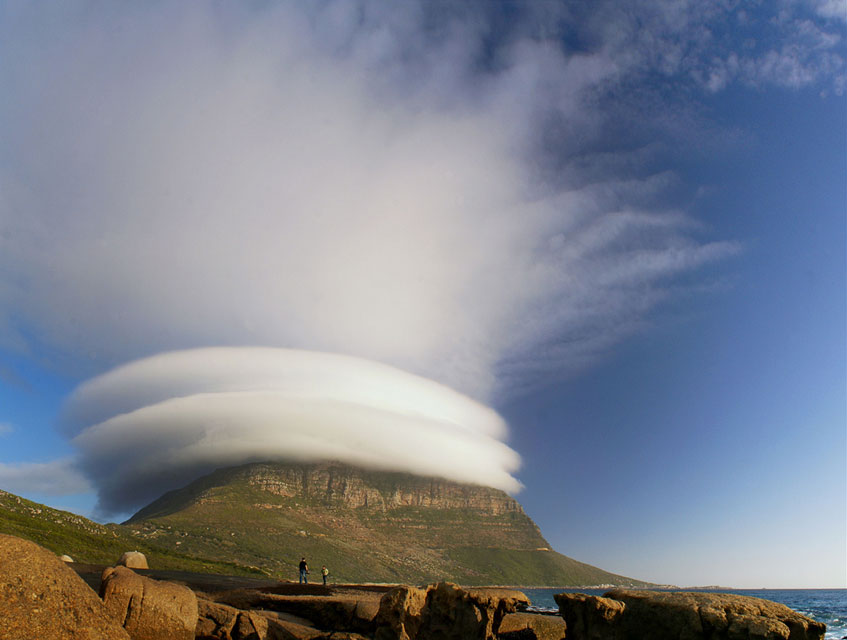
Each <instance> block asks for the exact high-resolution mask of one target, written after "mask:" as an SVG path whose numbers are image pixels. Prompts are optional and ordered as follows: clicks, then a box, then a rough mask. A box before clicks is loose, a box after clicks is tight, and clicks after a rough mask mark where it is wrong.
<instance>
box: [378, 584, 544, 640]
mask: <svg viewBox="0 0 847 640" xmlns="http://www.w3.org/2000/svg"><path fill="white" fill-rule="evenodd" d="M528 604H529V600H528V599H527V597H526V596H525V595H524V594H522V593H521V592H519V591H513V590H509V589H467V590H465V589H462V588H460V587H458V586H457V585H455V584H452V583H450V582H442V583H439V584H435V585H429V586H428V587H426V588H424V589H416V588H414V587H398V588H396V589H392V590H391V591H389V592H388V593H386V594H385V595H384V596H383V597H382V600H381V601H380V607H379V613H378V614H377V617H376V626H377V629H376V635H375V636H374V638H375V640H425V639H428V638H439V639H443V640H453V639H455V640H476V639H479V640H494V639H495V638H496V634H497V631H498V629H499V627H500V623H501V622H502V620H503V618H504V616H505V615H506V614H508V613H514V612H515V611H517V609H518V607H519V606H526V605H528Z"/></svg>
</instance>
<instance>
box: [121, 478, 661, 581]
mask: <svg viewBox="0 0 847 640" xmlns="http://www.w3.org/2000/svg"><path fill="white" fill-rule="evenodd" d="M124 526H125V527H127V528H129V529H130V530H132V531H133V532H134V533H135V534H136V539H140V540H144V541H145V542H148V543H149V544H155V545H157V546H161V547H164V548H168V549H174V550H175V549H179V551H180V552H181V553H187V554H189V555H191V556H193V557H199V558H209V559H218V560H224V559H225V560H226V561H230V562H235V563H236V564H239V565H242V566H254V567H259V568H261V569H262V570H263V571H265V572H267V573H269V574H272V575H282V576H287V577H292V578H293V577H294V576H295V569H296V565H297V563H298V561H299V559H300V557H302V556H305V557H306V558H307V560H308V561H309V563H310V565H311V568H312V570H313V573H314V575H315V576H316V579H317V576H318V574H319V569H320V566H321V565H324V564H325V565H326V566H327V567H329V569H330V571H331V572H332V575H333V580H336V581H350V582H363V581H369V582H412V583H421V582H427V581H432V580H442V579H448V580H452V581H455V582H458V583H461V584H520V585H551V586H564V585H594V584H623V585H644V584H646V583H643V582H639V581H636V580H632V579H630V578H626V577H623V576H619V575H615V574H612V573H609V572H606V571H603V570H602V569H598V568H596V567H592V566H590V565H587V564H584V563H581V562H578V561H576V560H573V559H571V558H568V557H567V556H564V555H562V554H560V553H557V552H556V551H553V550H551V549H550V544H549V543H548V542H547V541H546V540H545V539H544V537H543V536H542V535H541V532H540V531H539V529H538V527H537V526H536V524H535V523H534V522H533V521H532V520H531V519H530V518H529V516H527V515H526V514H525V513H524V511H523V509H522V508H521V506H520V504H518V502H517V501H515V500H514V499H513V498H511V497H509V496H508V495H507V494H505V493H503V492H502V491H498V490H496V489H491V488H487V487H481V486H475V485H467V484H459V483H455V482H450V481H447V480H443V479H440V478H423V477H419V476H413V475H410V474H406V473H395V472H384V471H368V470H364V469H359V468H354V467H350V466H346V465H342V464H338V463H318V464H291V463H284V464H283V463H257V464H248V465H244V466H240V467H233V468H228V469H222V470H218V471H216V472H214V473H212V474H210V475H208V476H205V477H203V478H201V479H199V480H197V481H195V482H192V483H191V484H189V485H188V486H186V487H184V488H182V489H179V490H176V491H171V492H169V493H167V494H165V495H164V496H162V497H161V498H159V499H158V500H156V501H154V502H153V503H151V504H150V505H148V506H147V507H144V508H143V509H141V510H140V511H139V512H138V513H136V514H135V515H134V516H133V517H132V518H130V519H129V520H128V521H127V522H126V523H124Z"/></svg>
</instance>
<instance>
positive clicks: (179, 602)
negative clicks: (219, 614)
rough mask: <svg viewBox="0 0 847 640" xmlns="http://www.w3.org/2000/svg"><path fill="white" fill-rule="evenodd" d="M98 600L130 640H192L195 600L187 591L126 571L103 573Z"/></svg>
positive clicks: (111, 569) (195, 619) (123, 568)
mask: <svg viewBox="0 0 847 640" xmlns="http://www.w3.org/2000/svg"><path fill="white" fill-rule="evenodd" d="M100 597H101V598H103V603H104V605H105V607H106V610H107V611H109V613H110V614H111V615H112V616H113V617H114V619H115V620H119V621H122V624H123V627H124V629H126V631H127V633H128V634H129V636H130V637H131V638H132V640H160V639H161V638H169V639H171V640H192V639H193V638H194V630H195V627H196V625H197V597H196V596H195V595H194V592H193V591H192V590H191V589H189V588H188V587H184V586H182V585H178V584H175V583H173V582H160V581H158V580H153V579H151V578H147V577H144V576H140V575H138V574H136V573H135V572H134V571H132V570H131V569H127V568H126V567H114V568H112V567H110V568H108V569H106V570H105V571H104V572H103V578H102V581H101V583H100Z"/></svg>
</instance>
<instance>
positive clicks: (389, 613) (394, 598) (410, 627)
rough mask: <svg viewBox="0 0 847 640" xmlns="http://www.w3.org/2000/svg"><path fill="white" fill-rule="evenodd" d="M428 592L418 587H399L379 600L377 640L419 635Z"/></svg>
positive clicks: (404, 639) (405, 639) (403, 639)
mask: <svg viewBox="0 0 847 640" xmlns="http://www.w3.org/2000/svg"><path fill="white" fill-rule="evenodd" d="M426 596H427V592H426V590H425V589H418V588H417V587H407V586H403V587H397V588H395V589H392V590H391V591H389V592H388V593H386V594H385V595H384V596H382V599H381V600H380V601H379V612H378V613H377V615H376V635H375V636H374V639H375V640H410V639H412V638H417V637H418V630H419V629H420V628H421V622H422V620H423V609H424V607H425V606H426Z"/></svg>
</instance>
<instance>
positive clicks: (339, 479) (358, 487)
mask: <svg viewBox="0 0 847 640" xmlns="http://www.w3.org/2000/svg"><path fill="white" fill-rule="evenodd" d="M245 473H246V475H247V482H248V483H249V484H250V485H251V486H253V487H256V488H257V489H260V490H262V491H267V492H269V493H272V494H275V495H278V496H284V497H291V498H293V497H296V496H302V497H304V498H307V499H310V500H317V501H322V502H324V503H325V504H327V505H333V506H343V507H346V508H349V509H360V508H365V509H376V510H380V511H388V510H390V509H394V508H396V507H423V508H427V509H468V510H473V511H477V512H479V513H485V514H488V515H492V516H499V515H502V514H504V513H511V512H515V513H521V514H522V513H523V509H521V506H520V505H519V504H518V503H517V501H516V500H514V499H513V498H511V497H509V496H508V495H506V494H505V493H503V492H502V491H497V490H496V489H489V488H487V487H479V486H473V485H461V484H457V483H455V482H448V481H446V480H441V479H438V478H418V477H415V476H410V475H408V474H401V473H385V472H383V473H379V472H377V473H374V472H368V471H364V470H361V469H355V468H353V467H349V466H344V465H340V464H317V465H298V466H291V465H284V466H283V465H274V464H257V465H251V466H250V467H249V468H248V469H247V470H245Z"/></svg>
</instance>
